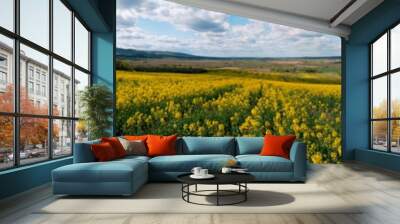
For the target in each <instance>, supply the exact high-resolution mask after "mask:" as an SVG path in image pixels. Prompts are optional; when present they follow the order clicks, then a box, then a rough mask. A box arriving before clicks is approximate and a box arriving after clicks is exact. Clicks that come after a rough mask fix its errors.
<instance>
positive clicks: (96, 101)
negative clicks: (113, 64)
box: [80, 85, 113, 139]
mask: <svg viewBox="0 0 400 224" xmlns="http://www.w3.org/2000/svg"><path fill="white" fill-rule="evenodd" d="M80 107H81V108H83V113H82V118H83V119H84V120H85V123H86V124H87V126H88V131H89V139H97V138H100V137H104V136H109V133H108V132H107V130H108V129H109V128H110V127H111V125H112V121H111V117H112V107H113V98H112V93H111V91H110V90H109V89H108V88H107V87H106V86H104V85H93V86H91V87H86V89H85V90H84V91H82V92H81V94H80Z"/></svg>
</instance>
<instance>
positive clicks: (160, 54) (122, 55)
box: [116, 48, 341, 60]
mask: <svg viewBox="0 0 400 224" xmlns="http://www.w3.org/2000/svg"><path fill="white" fill-rule="evenodd" d="M116 55H117V58H118V59H130V60H138V59H163V58H174V59H192V60H244V59H247V60H256V59H266V60H285V59H310V60H312V59H314V60H318V59H332V60H340V59H341V58H340V56H332V57H276V58H272V57H263V58H260V57H207V56H197V55H192V54H186V53H180V52H171V51H143V50H135V49H124V48H117V49H116Z"/></svg>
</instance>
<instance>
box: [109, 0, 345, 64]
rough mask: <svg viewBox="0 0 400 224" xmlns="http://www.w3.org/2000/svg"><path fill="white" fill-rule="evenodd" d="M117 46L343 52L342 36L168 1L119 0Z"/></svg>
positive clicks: (237, 52) (267, 53) (214, 52)
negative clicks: (242, 20)
mask: <svg viewBox="0 0 400 224" xmlns="http://www.w3.org/2000/svg"><path fill="white" fill-rule="evenodd" d="M119 1H120V2H119V5H118V10H117V23H118V25H117V26H118V32H117V39H118V40H117V44H118V46H119V47H124V48H135V49H142V50H165V51H181V52H186V53H192V54H196V55H208V56H241V57H257V56H260V57H276V56H280V57H290V56H293V57H295V56H331V55H340V39H339V38H338V37H333V36H328V35H323V34H320V33H315V32H310V31H305V30H301V29H296V28H292V27H287V26H282V25H276V24H271V23H266V22H262V21H257V20H249V23H247V24H244V25H241V24H230V23H229V21H228V18H229V16H228V15H226V14H223V13H216V12H211V11H206V10H201V9H196V8H192V7H187V6H182V5H179V4H176V3H171V2H167V1H164V0H141V1H130V0H119ZM138 18H141V19H147V20H153V21H158V22H167V23H169V24H171V25H172V26H173V27H175V28H176V30H177V32H189V33H191V34H192V35H190V37H178V36H173V35H168V36H167V35H157V34H154V33H151V32H149V31H146V28H139V27H137V26H136V23H135V22H136V21H137V19H138Z"/></svg>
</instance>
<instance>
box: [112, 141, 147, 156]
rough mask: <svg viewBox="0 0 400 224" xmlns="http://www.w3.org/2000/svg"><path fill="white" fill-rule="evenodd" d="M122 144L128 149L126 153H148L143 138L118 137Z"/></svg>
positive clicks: (140, 154) (139, 154)
mask: <svg viewBox="0 0 400 224" xmlns="http://www.w3.org/2000/svg"><path fill="white" fill-rule="evenodd" d="M118 139H119V141H120V142H121V144H122V146H123V147H124V149H125V151H126V155H138V156H145V155H147V148H146V144H145V142H144V141H141V140H127V139H125V138H121V137H118Z"/></svg>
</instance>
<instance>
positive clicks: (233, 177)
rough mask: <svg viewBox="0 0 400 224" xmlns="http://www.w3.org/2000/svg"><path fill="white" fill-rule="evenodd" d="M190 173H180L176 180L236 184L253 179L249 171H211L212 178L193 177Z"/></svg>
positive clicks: (193, 182)
mask: <svg viewBox="0 0 400 224" xmlns="http://www.w3.org/2000/svg"><path fill="white" fill-rule="evenodd" d="M190 175H191V173H187V174H182V175H179V176H178V177H177V179H178V181H180V182H182V183H185V184H237V183H248V182H252V181H254V180H255V177H254V176H253V175H251V174H249V173H213V175H214V176H215V177H214V178H212V179H193V178H191V177H190Z"/></svg>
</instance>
